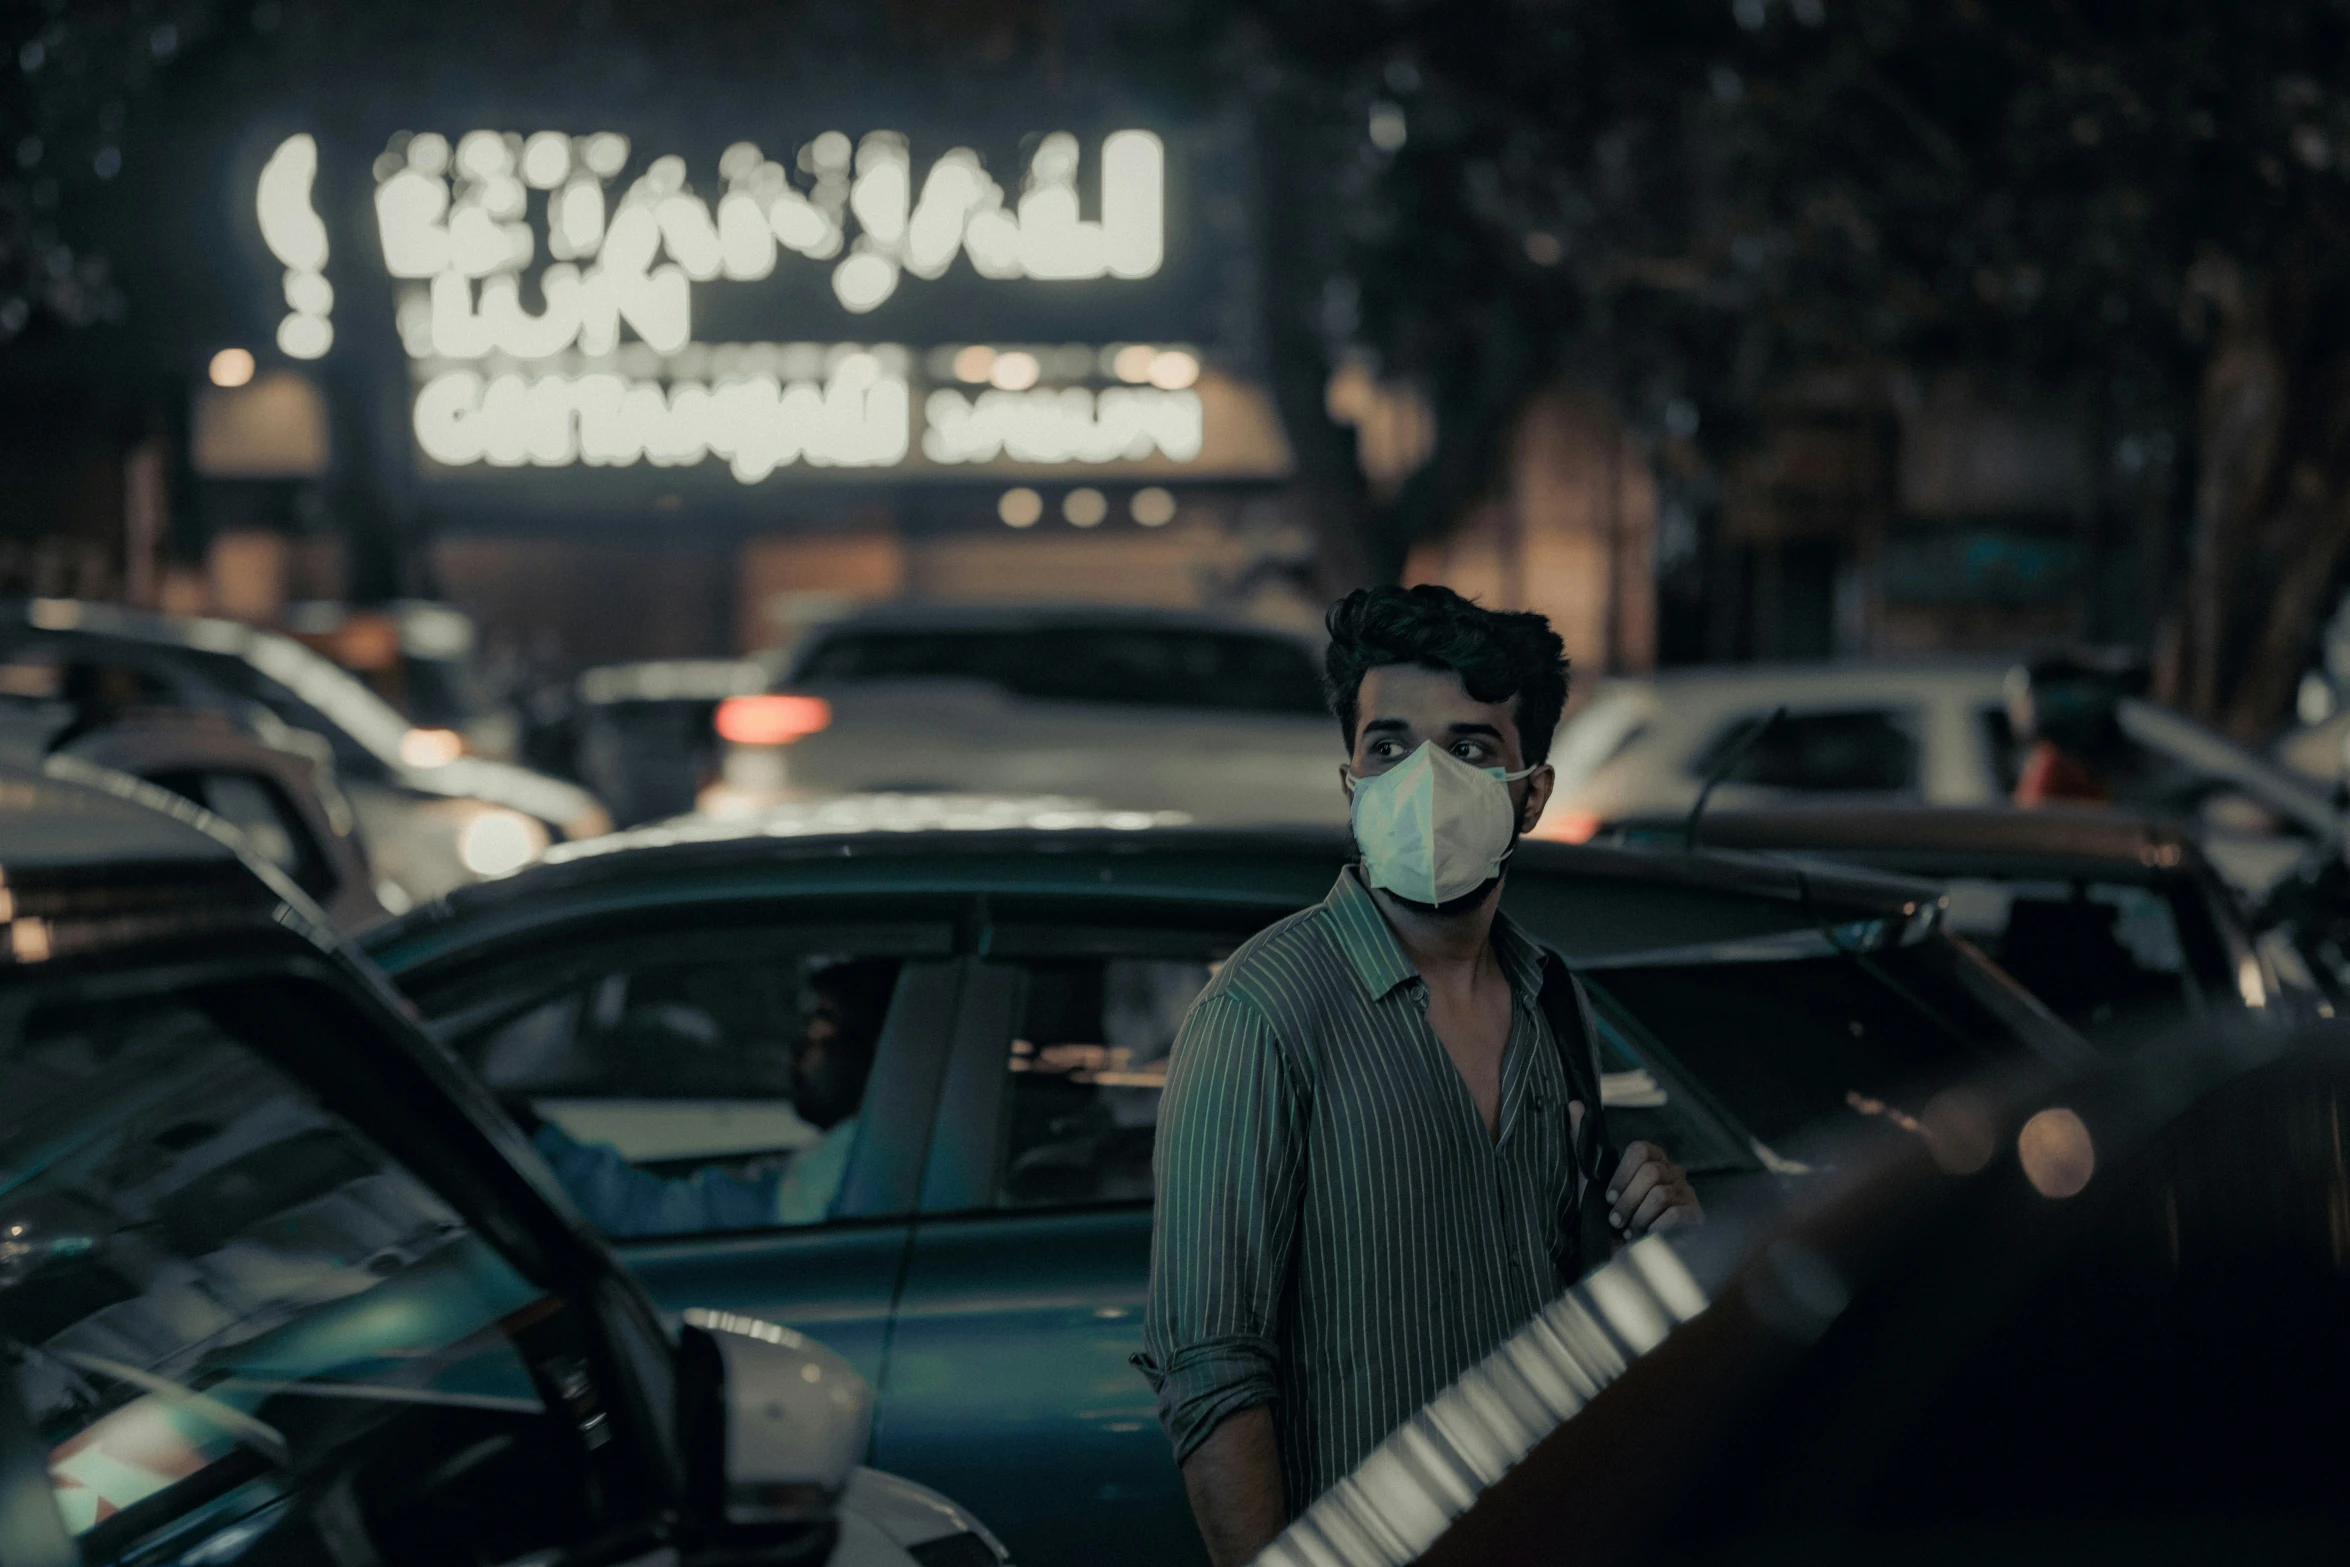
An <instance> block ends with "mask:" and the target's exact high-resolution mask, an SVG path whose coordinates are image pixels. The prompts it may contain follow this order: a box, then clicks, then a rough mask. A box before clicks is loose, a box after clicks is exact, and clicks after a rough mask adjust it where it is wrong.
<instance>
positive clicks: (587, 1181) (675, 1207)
mask: <svg viewBox="0 0 2350 1567" xmlns="http://www.w3.org/2000/svg"><path fill="white" fill-rule="evenodd" d="M897 971H898V964H897V960H896V959H895V958H857V959H853V960H851V961H849V962H846V963H835V964H833V965H832V966H831V967H829V968H824V969H819V970H818V971H817V972H816V973H815V974H814V975H812V976H811V977H810V978H809V980H808V988H809V990H810V991H812V992H813V993H814V996H815V1001H816V1006H815V1009H814V1010H813V1011H812V1012H811V1013H810V1014H809V1017H808V1023H807V1031H806V1033H805V1034H804V1035H803V1036H802V1038H801V1040H800V1045H799V1048H798V1050H797V1051H795V1052H794V1053H793V1056H792V1105H793V1108H795V1109H796V1110H798V1112H799V1115H800V1119H801V1120H803V1121H805V1122H807V1123H808V1124H809V1125H810V1126H813V1127H815V1128H816V1129H817V1130H818V1131H819V1132H821V1133H822V1134H823V1135H822V1136H820V1137H819V1138H817V1140H816V1141H815V1142H813V1143H811V1144H809V1145H808V1146H807V1147H805V1148H802V1149H800V1150H799V1151H798V1152H796V1153H794V1154H793V1155H792V1156H791V1158H790V1160H789V1161H788V1162H786V1163H785V1164H783V1165H782V1166H780V1167H778V1168H775V1169H770V1170H765V1171H762V1172H760V1173H759V1174H757V1175H749V1176H743V1175H729V1174H726V1173H725V1172H723V1171H718V1170H701V1171H697V1172H696V1173H695V1174H693V1175H691V1176H688V1177H686V1178H684V1179H672V1178H669V1177H666V1176H660V1175H655V1174H653V1173H651V1172H650V1171H647V1170H640V1169H638V1168H637V1167H636V1166H635V1165H633V1164H630V1163H629V1162H628V1161H627V1160H626V1159H625V1158H623V1157H622V1156H621V1154H620V1151H619V1150H618V1149H616V1148H612V1147H609V1146H607V1145H605V1144H602V1143H580V1142H575V1141H573V1140H572V1139H571V1138H570V1137H568V1136H566V1135H565V1134H564V1132H563V1130H562V1128H560V1127H558V1126H555V1125H554V1124H553V1123H551V1122H547V1121H542V1120H540V1119H539V1118H538V1117H537V1116H536V1115H534V1114H528V1113H527V1111H526V1110H523V1109H518V1110H517V1116H518V1118H523V1117H525V1116H527V1119H526V1120H525V1125H527V1126H528V1127H529V1129H530V1133H531V1142H532V1143H533V1144H534V1145H535V1146H536V1147H537V1148H538V1150H539V1152H540V1153H541V1154H542V1155H544V1156H545V1158H546V1161H547V1163H548V1164H549V1165H551V1166H552V1167H553V1168H554V1171H555V1174H556V1176H557V1178H559V1179H560V1180H561V1181H562V1182H563V1187H564V1190H566V1191H568V1192H570V1193H571V1198H572V1201H574V1202H576V1203H577V1204H579V1210H580V1212H581V1213H583V1214H585V1215H586V1216H587V1219H588V1222H589V1223H591V1224H593V1225H594V1226H595V1227H596V1228H597V1229H598V1230H600V1231H602V1232H603V1233H604V1234H606V1235H609V1236H611V1237H613V1238H615V1239H627V1238H630V1237H635V1236H645V1235H691V1234H698V1233H703V1232H707V1231H711V1230H749V1229H765V1228H768V1227H770V1226H773V1225H779V1224H817V1223H821V1222H822V1221H823V1220H825V1219H828V1218H830V1217H832V1206H833V1203H834V1202H835V1201H836V1200H837V1199H838V1198H839V1196H840V1186H841V1177H842V1176H843V1175H844V1174H846V1173H847V1170H848V1162H849V1152H850V1150H851V1149H852V1148H853V1147H854V1146H855V1144H856V1137H857V1109H858V1107H859V1106H860V1105H861V1104H862V1103H863V1102H864V1098H865V1079H866V1078H867V1077H869V1076H870V1075H871V1074H872V1071H873V1052H874V1047H875V1046H876V1044H878V1042H879V1041H880V1038H881V1023H882V1019H883V1017H884V1016H885V1015H887V1013H888V1011H889V998H890V992H891V990H892V989H893V988H894V987H895V985H896V983H897Z"/></svg>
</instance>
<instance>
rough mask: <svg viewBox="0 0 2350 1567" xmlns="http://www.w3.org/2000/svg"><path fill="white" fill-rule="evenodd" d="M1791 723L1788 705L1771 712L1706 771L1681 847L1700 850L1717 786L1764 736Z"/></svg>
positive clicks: (1690, 813)
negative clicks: (1702, 828)
mask: <svg viewBox="0 0 2350 1567" xmlns="http://www.w3.org/2000/svg"><path fill="white" fill-rule="evenodd" d="M1786 721H1787V708H1786V706H1785V704H1783V703H1782V704H1781V705H1780V706H1778V707H1775V708H1773V709H1771V716H1770V717H1768V718H1766V719H1764V720H1762V722H1760V723H1755V724H1749V725H1747V728H1746V733H1744V734H1742V735H1740V736H1739V737H1738V743H1737V744H1736V745H1733V746H1731V747H1730V749H1729V750H1728V751H1726V752H1724V753H1723V754H1722V759H1721V760H1720V761H1718V762H1716V763H1714V765H1713V766H1711V767H1709V768H1707V769H1706V772H1705V783H1704V784H1703V785H1702V786H1701V787H1700V788H1699V789H1698V791H1697V803H1696V804H1695V805H1693V806H1691V807H1690V808H1689V820H1687V821H1686V822H1684V823H1682V824H1681V847H1682V848H1683V849H1694V848H1696V847H1697V824H1698V823H1699V822H1700V821H1702V820H1703V819H1704V818H1705V807H1706V803H1707V802H1708V801H1710V800H1711V799H1713V797H1714V786H1715V785H1716V784H1718V783H1720V782H1721V781H1722V780H1723V779H1725V778H1727V777H1729V776H1730V769H1731V768H1733V767H1736V766H1737V765H1738V764H1739V763H1740V762H1743V761H1745V760H1746V753H1747V752H1749V751H1751V750H1753V749H1754V748H1755V747H1756V746H1758V745H1760V744H1762V739H1763V736H1765V735H1767V734H1769V733H1770V732H1771V731H1772V730H1774V729H1776V728H1778V727H1779V726H1780V725H1781V724H1783V723H1785V722H1786Z"/></svg>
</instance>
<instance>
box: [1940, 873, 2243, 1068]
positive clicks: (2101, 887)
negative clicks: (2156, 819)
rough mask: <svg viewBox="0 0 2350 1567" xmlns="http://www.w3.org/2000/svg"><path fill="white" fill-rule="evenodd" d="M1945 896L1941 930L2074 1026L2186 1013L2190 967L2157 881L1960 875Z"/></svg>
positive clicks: (2141, 1022)
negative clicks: (1977, 950)
mask: <svg viewBox="0 0 2350 1567" xmlns="http://www.w3.org/2000/svg"><path fill="white" fill-rule="evenodd" d="M1949 897H1950V909H1949V914H1948V920H1949V924H1950V928H1951V929H1952V930H1954V931H1957V932H1958V933H1959V934H1960V935H1963V936H1965V937H1967V938H1968V939H1969V940H1971V941H1973V942H1974V943H1975V944H1976V945H1977V946H1979V947H1981V948H1982V949H1983V950H1984V951H1985V952H1986V953H1988V954H1990V956H1991V957H1992V958H1994V959H1995V960H1997V961H1998V963H1999V964H2000V966H2001V967H2003V968H2005V969H2006V970H2007V971H2008V972H2009V973H2010V974H2012V975H2013V976H2015V979H2016V981H2017V983H2019V984H2021V985H2022V986H2023V987H2024V988H2025V989H2026V990H2029V991H2030V992H2032V994H2033V995H2035V996H2037V997H2039V998H2040V1000H2041V1001H2043V1002H2045V1003H2046V1004H2047V1006H2048V1008H2049V1010H2051V1011H2053V1012H2055V1013H2056V1014H2057V1015H2058V1016H2059V1017H2061V1018H2063V1019H2064V1020H2065V1021H2066V1022H2068V1023H2071V1024H2072V1025H2073V1026H2074V1027H2076V1028H2080V1029H2083V1030H2085V1031H2099V1030H2122V1031H2127V1030H2131V1029H2138V1028H2144V1027H2146V1026H2149V1025H2159V1024H2160V1023H2161V1022H2163V1021H2166V1020H2169V1019H2172V1018H2175V1017H2179V1016H2183V1015H2185V1013H2186V1010H2187V1007H2188V1004H2189V1003H2188V989H2187V987H2188V986H2189V984H2190V983H2191V982H2192V980H2193V978H2194V971H2193V968H2192V966H2191V965H2190V963H2189V961H2188V953H2187V943H2186V940H2185V939H2184V938H2183V937H2182V932H2181V922H2180V919H2179V917H2178V909H2177V906H2176V905H2175V904H2174V903H2173V902H2172V900H2171V898H2170V896H2169V895H2168V894H2167V893H2166V892H2164V891H2163V890H2161V889H2159V888H2155V887H2147V886H2137V885H2132V884H2129V883H2124V882H2097V881H2086V880H2082V881H2070V882H2066V881H1990V880H1983V879H1977V878H1962V879H1960V880H1957V881H1953V882H1952V883H1951V884H1950V887H1949ZM2223 982H2224V976H2223Z"/></svg>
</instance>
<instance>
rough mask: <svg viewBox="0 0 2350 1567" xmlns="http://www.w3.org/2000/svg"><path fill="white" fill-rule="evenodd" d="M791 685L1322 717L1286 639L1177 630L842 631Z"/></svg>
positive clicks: (1307, 675)
mask: <svg viewBox="0 0 2350 1567" xmlns="http://www.w3.org/2000/svg"><path fill="white" fill-rule="evenodd" d="M793 678H794V679H795V680H805V681H854V680H901V679H956V680H984V681H987V682H989V683H990V684H993V685H997V686H1000V687H1002V688H1003V689H1004V690H1006V691H1008V692H1010V693H1012V694H1013V695H1015V696H1024V697H1036V698H1041V699H1045V700H1052V701H1063V702H1116V703H1123V704H1128V705H1136V706H1145V707H1199V708H1221V709H1227V710H1238V711H1243V712H1260V713H1296V714H1310V715H1313V716H1315V717H1323V716H1327V714H1328V712H1329V708H1328V707H1327V705H1326V704H1325V702H1324V699H1323V696H1322V677H1321V672H1320V671H1319V670H1318V669H1316V668H1315V665H1314V659H1313V656H1312V655H1311V654H1310V653H1309V652H1308V651H1307V650H1306V648H1305V647H1304V646H1303V645H1302V644H1300V643H1297V642H1293V641H1290V640H1288V639H1287V638H1284V637H1274V636H1265V635H1261V634H1256V633H1251V632H1246V631H1216V630H1202V629H1190V628H1180V627H1137V626H1043V627H1036V628H1033V629H1023V630H1000V631H990V630H936V631H928V630H917V629H905V630H884V629H870V630H862V631H842V632H839V633H836V634H835V635H833V636H831V637H829V638H827V639H826V640H825V641H824V642H823V644H822V645H820V646H819V647H817V648H816V649H815V650H814V651H813V652H812V653H810V654H809V656H808V659H807V661H806V662H805V663H804V664H803V665H801V667H800V668H799V669H798V670H796V671H794V673H793Z"/></svg>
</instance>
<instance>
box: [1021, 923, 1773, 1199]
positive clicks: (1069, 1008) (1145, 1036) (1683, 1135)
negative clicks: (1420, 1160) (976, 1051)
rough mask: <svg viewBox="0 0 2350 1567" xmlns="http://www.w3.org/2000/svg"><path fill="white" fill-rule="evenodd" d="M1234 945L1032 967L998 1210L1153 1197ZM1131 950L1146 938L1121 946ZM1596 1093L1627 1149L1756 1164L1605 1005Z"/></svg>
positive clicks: (1190, 941) (1639, 1033)
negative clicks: (1157, 1161)
mask: <svg viewBox="0 0 2350 1567" xmlns="http://www.w3.org/2000/svg"><path fill="white" fill-rule="evenodd" d="M1237 944H1238V940H1237V939H1235V940H1233V941H1230V942H1226V943H1223V944H1221V945H1220V946H1218V947H1214V948H1207V947H1203V945H1202V940H1201V938H1200V937H1199V936H1197V935H1195V934H1191V933H1184V932H1169V933H1167V934H1166V936H1165V938H1164V948H1163V952H1162V954H1161V955H1154V956H1130V955H1124V953H1122V954H1121V955H1118V956H1102V957H1093V956H1088V957H1065V958H1051V957H1039V958H1030V959H1027V960H1025V961H1024V962H1022V963H1021V965H1020V967H1021V969H1022V971H1023V973H1024V985H1023V989H1022V996H1021V1001H1020V1003H1019V1006H1018V1009H1017V1018H1018V1022H1017V1024H1016V1026H1015V1031H1014V1035H1013V1039H1012V1043H1011V1052H1010V1056H1009V1058H1008V1060H1007V1061H1006V1063H1005V1067H1006V1072H1007V1074H1008V1075H1007V1078H1006V1089H1007V1092H1006V1096H1005V1097H1006V1101H1007V1110H1006V1116H1005V1125H1006V1130H1005V1134H1004V1139H1003V1144H1002V1148H1003V1153H1002V1158H1001V1161H1000V1163H999V1166H998V1170H997V1177H996V1201H997V1203H998V1204H1000V1205H1002V1206H1007V1207H1024V1206H1032V1205H1043V1204H1071V1203H1103V1202H1147V1201H1149V1200H1150V1197H1151V1152H1152V1147H1153V1144H1154V1140H1155V1138H1156V1136H1157V1131H1158V1112H1159V1096H1160V1093H1161V1091H1162V1090H1163V1089H1164V1087H1165V1086H1166V1080H1167V1064H1168V1054H1169V1051H1170V1049H1171V1047H1172V1046H1173V1044H1174V1042H1175V1035H1176V1033H1177V1031H1178V1030H1179V1029H1180V1028H1181V1027H1182V1025H1183V1019H1184V1017H1185V1015H1186V1014H1187V1013H1188V1012H1189V1011H1190V1010H1191V1004H1192V1002H1193V1001H1194V1000H1196V999H1197V998H1198V996H1199V993H1200V991H1201V990H1202V989H1203V988H1205V986H1206V985H1207V983H1208V981H1209V979H1210V978H1212V977H1213V976H1214V974H1215V972H1216V970H1217V969H1218V968H1219V967H1221V966H1222V961H1223V957H1224V955H1225V953H1227V952H1229V951H1230V950H1231V948H1232V947H1233V946H1235V945H1237ZM1118 945H1120V946H1121V947H1123V948H1124V949H1126V952H1132V951H1135V950H1137V949H1138V948H1142V947H1145V946H1147V943H1145V942H1139V941H1133V940H1129V941H1122V942H1120V943H1118ZM1593 1021H1594V1023H1595V1024H1596V1026H1597V1028H1598V1030H1599V1041H1600V1071H1601V1076H1600V1098H1601V1103H1602V1104H1603V1105H1605V1106H1606V1108H1607V1113H1608V1133H1609V1136H1610V1137H1611V1138H1612V1139H1613V1140H1614V1141H1615V1142H1616V1143H1617V1144H1619V1145H1621V1144H1623V1143H1626V1142H1629V1141H1631V1140H1633V1139H1635V1138H1648V1139H1650V1140H1652V1141H1655V1142H1657V1143H1659V1144H1661V1145H1662V1146H1663V1147H1665V1148H1666V1149H1667V1150H1669V1151H1670V1152H1671V1153H1672V1154H1673V1156H1674V1157H1675V1158H1676V1159H1678V1160H1679V1161H1680V1162H1681V1163H1682V1164H1684V1165H1685V1166H1686V1167H1688V1168H1689V1169H1692V1170H1695V1171H1699V1172H1706V1171H1717V1170H1728V1169H1744V1168H1747V1167H1749V1166H1750V1165H1751V1163H1752V1160H1751V1157H1750V1156H1749V1155H1748V1154H1747V1153H1746V1152H1745V1150H1743V1149H1741V1148H1740V1147H1739V1146H1738V1145H1737V1143H1736V1142H1735V1141H1734V1140H1732V1139H1731V1138H1730V1137H1729V1136H1728V1135H1727V1134H1726V1133H1725V1132H1724V1130H1723V1129H1722V1128H1721V1127H1720V1124H1719V1122H1718V1121H1716V1120H1715V1119H1714V1117H1713V1116H1712V1115H1711V1114H1709V1113H1708V1112H1707V1111H1706V1110H1705V1109H1704V1108H1702V1107H1701V1106H1700V1105H1699V1103H1698V1102H1697V1100H1696V1097H1695V1096H1694V1095H1693V1094H1692V1093H1691V1092H1690V1090H1689V1089H1688V1088H1687V1087H1686V1086H1685V1082H1684V1080H1683V1079H1682V1078H1681V1077H1680V1076H1679V1075H1678V1074H1677V1073H1676V1072H1675V1071H1674V1070H1673V1069H1672V1068H1671V1067H1669V1066H1667V1065H1665V1064H1664V1063H1663V1061H1662V1060H1661V1059H1660V1053H1659V1052H1657V1051H1656V1049H1655V1046H1654V1042H1653V1041H1652V1040H1651V1039H1650V1038H1649V1037H1648V1036H1647V1035H1646V1033H1645V1031H1644V1030H1643V1029H1642V1027H1641V1025H1640V1023H1639V1022H1638V1021H1637V1020H1636V1019H1634V1018H1632V1017H1631V1016H1630V1015H1628V1014H1626V1013H1625V1012H1624V1011H1623V1010H1622V1009H1621V1008H1619V1007H1616V1006H1614V1005H1612V1004H1611V1003H1609V1002H1607V1001H1605V1000H1597V999H1596V998H1595V1007H1594V1018H1593Z"/></svg>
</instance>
